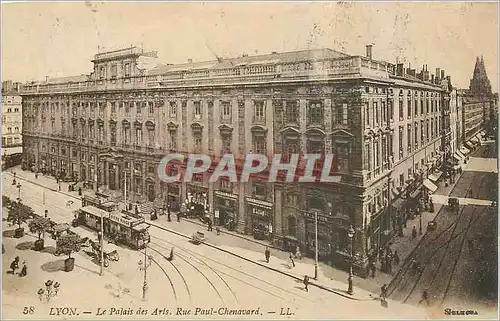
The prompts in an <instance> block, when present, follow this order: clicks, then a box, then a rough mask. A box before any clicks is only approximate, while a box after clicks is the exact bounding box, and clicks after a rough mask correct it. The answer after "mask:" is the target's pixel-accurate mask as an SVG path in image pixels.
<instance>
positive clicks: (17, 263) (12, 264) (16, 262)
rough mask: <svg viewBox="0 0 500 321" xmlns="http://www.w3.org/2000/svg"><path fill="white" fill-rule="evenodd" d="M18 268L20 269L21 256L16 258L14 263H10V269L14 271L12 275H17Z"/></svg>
mask: <svg viewBox="0 0 500 321" xmlns="http://www.w3.org/2000/svg"><path fill="white" fill-rule="evenodd" d="M18 268H19V256H16V257H15V258H14V260H13V261H12V263H10V269H11V270H12V274H15V273H16V270H17V269H18Z"/></svg>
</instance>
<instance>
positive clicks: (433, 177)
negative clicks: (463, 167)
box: [428, 171, 443, 182]
mask: <svg viewBox="0 0 500 321" xmlns="http://www.w3.org/2000/svg"><path fill="white" fill-rule="evenodd" d="M442 175H443V172H441V171H439V172H434V173H432V174H430V175H429V177H428V178H429V179H430V180H431V181H433V182H437V181H438V180H439V179H440V178H441V176H442Z"/></svg>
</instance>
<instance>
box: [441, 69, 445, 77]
mask: <svg viewBox="0 0 500 321" xmlns="http://www.w3.org/2000/svg"><path fill="white" fill-rule="evenodd" d="M444 76H445V73H444V69H443V70H441V79H444Z"/></svg>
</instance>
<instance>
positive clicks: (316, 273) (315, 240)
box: [314, 211, 318, 280]
mask: <svg viewBox="0 0 500 321" xmlns="http://www.w3.org/2000/svg"><path fill="white" fill-rule="evenodd" d="M314 225H315V235H314V245H315V248H316V249H315V257H314V279H315V280H317V279H318V212H317V211H314Z"/></svg>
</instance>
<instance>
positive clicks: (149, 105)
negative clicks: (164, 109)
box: [148, 101, 155, 115]
mask: <svg viewBox="0 0 500 321" xmlns="http://www.w3.org/2000/svg"><path fill="white" fill-rule="evenodd" d="M148 112H149V114H150V115H152V114H154V112H155V110H154V107H153V102H152V101H148Z"/></svg>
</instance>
